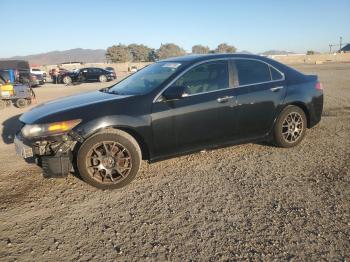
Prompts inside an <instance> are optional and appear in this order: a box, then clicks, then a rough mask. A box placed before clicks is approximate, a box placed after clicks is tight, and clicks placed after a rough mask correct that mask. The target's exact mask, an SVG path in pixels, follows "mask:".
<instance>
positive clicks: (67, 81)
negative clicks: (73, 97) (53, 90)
mask: <svg viewBox="0 0 350 262" xmlns="http://www.w3.org/2000/svg"><path fill="white" fill-rule="evenodd" d="M62 82H63V83H64V84H66V85H69V84H71V83H72V78H71V77H70V76H65V77H63V79H62Z"/></svg>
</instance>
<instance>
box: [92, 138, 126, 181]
mask: <svg viewBox="0 0 350 262" xmlns="http://www.w3.org/2000/svg"><path fill="white" fill-rule="evenodd" d="M86 166H87V168H88V172H89V174H90V176H91V177H92V178H93V179H95V180H97V181H98V182H100V183H104V184H116V183H120V182H121V181H122V180H124V179H125V178H126V177H127V176H128V175H129V174H130V172H131V168H132V159H131V155H130V152H129V151H128V150H127V149H126V148H125V147H124V146H123V145H122V144H120V143H118V142H115V141H104V142H101V143H97V144H96V145H94V146H93V147H92V148H91V149H90V150H89V152H88V154H87V157H86Z"/></svg>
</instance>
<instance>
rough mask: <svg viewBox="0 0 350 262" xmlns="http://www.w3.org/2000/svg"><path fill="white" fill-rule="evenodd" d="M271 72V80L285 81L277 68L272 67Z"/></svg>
mask: <svg viewBox="0 0 350 262" xmlns="http://www.w3.org/2000/svg"><path fill="white" fill-rule="evenodd" d="M270 71H271V78H272V80H281V79H283V75H282V74H281V73H280V72H278V71H277V70H276V69H275V68H273V67H272V66H270Z"/></svg>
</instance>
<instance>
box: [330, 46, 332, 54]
mask: <svg viewBox="0 0 350 262" xmlns="http://www.w3.org/2000/svg"><path fill="white" fill-rule="evenodd" d="M329 53H330V54H331V53H332V44H329Z"/></svg>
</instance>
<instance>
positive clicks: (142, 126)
mask: <svg viewBox="0 0 350 262" xmlns="http://www.w3.org/2000/svg"><path fill="white" fill-rule="evenodd" d="M150 121H151V120H150V117H149V116H147V115H146V116H142V117H131V116H126V115H117V116H116V115H110V116H105V117H100V118H97V119H93V120H91V121H88V122H86V123H84V124H82V125H81V126H79V127H78V128H77V130H75V131H76V132H77V134H79V135H80V136H81V137H82V138H83V139H84V140H86V139H87V138H89V137H90V136H92V135H94V134H96V133H98V132H99V131H101V130H104V129H107V128H114V129H120V130H123V131H125V132H127V133H129V134H130V135H131V136H133V137H134V138H135V139H136V141H137V142H138V144H139V146H140V148H141V151H142V157H143V158H144V159H146V160H148V159H149V158H150V156H152V154H153V137H152V132H151V129H150V128H149V126H150Z"/></svg>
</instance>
